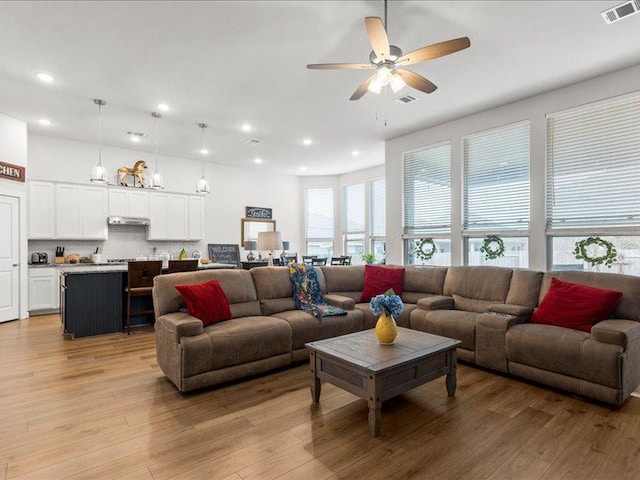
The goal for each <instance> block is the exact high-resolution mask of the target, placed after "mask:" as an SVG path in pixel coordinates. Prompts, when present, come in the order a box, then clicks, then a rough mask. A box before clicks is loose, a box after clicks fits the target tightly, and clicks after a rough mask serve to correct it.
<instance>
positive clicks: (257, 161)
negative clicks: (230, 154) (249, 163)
mask: <svg viewBox="0 0 640 480" xmlns="http://www.w3.org/2000/svg"><path fill="white" fill-rule="evenodd" d="M254 162H255V163H257V164H258V165H259V164H261V163H262V159H261V158H256V159H255V160H254Z"/></svg>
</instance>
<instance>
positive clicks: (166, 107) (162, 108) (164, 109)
mask: <svg viewBox="0 0 640 480" xmlns="http://www.w3.org/2000/svg"><path fill="white" fill-rule="evenodd" d="M158 110H160V111H162V112H168V111H169V110H171V107H170V106H169V105H167V104H166V103H159V104H158Z"/></svg>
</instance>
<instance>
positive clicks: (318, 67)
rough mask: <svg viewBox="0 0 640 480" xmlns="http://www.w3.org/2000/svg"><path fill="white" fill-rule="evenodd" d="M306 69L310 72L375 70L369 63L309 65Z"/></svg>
mask: <svg viewBox="0 0 640 480" xmlns="http://www.w3.org/2000/svg"><path fill="white" fill-rule="evenodd" d="M307 68H309V69H312V70H368V69H371V68H375V65H371V64H370V63H311V64H309V65H307Z"/></svg>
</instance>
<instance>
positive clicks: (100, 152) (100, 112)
mask: <svg viewBox="0 0 640 480" xmlns="http://www.w3.org/2000/svg"><path fill="white" fill-rule="evenodd" d="M98 165H100V166H102V102H98Z"/></svg>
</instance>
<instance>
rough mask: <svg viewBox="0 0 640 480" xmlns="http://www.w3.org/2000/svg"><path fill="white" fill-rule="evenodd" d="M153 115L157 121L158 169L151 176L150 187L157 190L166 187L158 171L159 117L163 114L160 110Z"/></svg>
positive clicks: (152, 113)
mask: <svg viewBox="0 0 640 480" xmlns="http://www.w3.org/2000/svg"><path fill="white" fill-rule="evenodd" d="M151 116H152V117H153V118H154V122H155V134H156V171H155V173H154V174H153V176H152V177H151V186H150V188H155V189H156V190H161V189H163V188H164V179H163V178H162V175H160V173H159V172H158V119H159V118H160V117H161V116H162V115H160V114H159V113H158V112H151Z"/></svg>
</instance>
